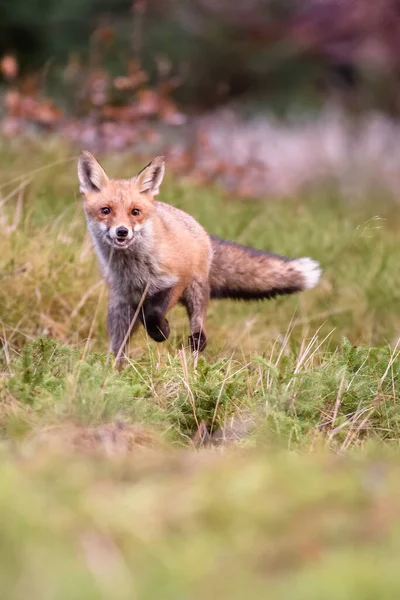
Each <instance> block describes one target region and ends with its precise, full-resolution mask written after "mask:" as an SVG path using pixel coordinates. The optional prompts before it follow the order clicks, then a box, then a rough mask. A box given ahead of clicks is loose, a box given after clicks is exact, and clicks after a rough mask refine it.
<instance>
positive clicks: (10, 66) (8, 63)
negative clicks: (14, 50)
mask: <svg viewBox="0 0 400 600" xmlns="http://www.w3.org/2000/svg"><path fill="white" fill-rule="evenodd" d="M0 72H1V73H2V74H3V76H4V77H5V79H14V78H15V77H16V76H17V75H18V62H17V59H16V58H15V56H14V55H13V54H5V55H4V56H3V58H2V59H1V61H0Z"/></svg>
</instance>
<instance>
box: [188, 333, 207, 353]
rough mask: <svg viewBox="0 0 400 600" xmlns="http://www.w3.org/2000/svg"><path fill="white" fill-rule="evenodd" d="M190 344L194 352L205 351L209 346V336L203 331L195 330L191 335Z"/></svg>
mask: <svg viewBox="0 0 400 600" xmlns="http://www.w3.org/2000/svg"><path fill="white" fill-rule="evenodd" d="M189 344H190V347H191V349H192V352H203V350H204V349H205V347H206V346H207V338H206V336H205V334H204V332H203V331H195V332H194V333H192V335H190V336H189Z"/></svg>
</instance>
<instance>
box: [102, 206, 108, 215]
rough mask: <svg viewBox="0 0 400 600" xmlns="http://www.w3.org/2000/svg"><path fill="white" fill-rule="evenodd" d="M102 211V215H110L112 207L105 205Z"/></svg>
mask: <svg viewBox="0 0 400 600" xmlns="http://www.w3.org/2000/svg"><path fill="white" fill-rule="evenodd" d="M100 212H101V214H102V215H109V214H110V212H111V208H109V207H108V206H104V208H102V209H100Z"/></svg>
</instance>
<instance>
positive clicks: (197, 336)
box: [182, 281, 210, 352]
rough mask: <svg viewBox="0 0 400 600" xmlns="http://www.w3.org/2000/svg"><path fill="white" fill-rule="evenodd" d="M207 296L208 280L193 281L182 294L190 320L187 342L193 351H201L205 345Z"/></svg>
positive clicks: (208, 290)
mask: <svg viewBox="0 0 400 600" xmlns="http://www.w3.org/2000/svg"><path fill="white" fill-rule="evenodd" d="M209 298H210V287H209V284H208V281H207V282H201V281H193V282H192V283H191V284H190V286H189V287H187V288H186V290H185V292H184V294H183V296H182V302H183V304H184V306H185V307H186V311H187V313H188V317H189V321H190V336H189V344H190V347H191V349H192V351H193V352H202V351H203V350H204V349H205V347H206V345H207V335H206V331H205V321H206V313H207V306H208V301H209Z"/></svg>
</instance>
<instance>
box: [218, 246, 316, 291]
mask: <svg viewBox="0 0 400 600" xmlns="http://www.w3.org/2000/svg"><path fill="white" fill-rule="evenodd" d="M210 238H211V243H212V249H213V259H212V263H211V270H210V288H211V298H236V299H240V300H261V299H265V298H274V297H275V296H279V295H283V294H293V293H295V292H301V291H302V290H306V289H309V288H313V287H315V286H316V285H317V283H318V281H319V279H320V276H321V268H320V266H319V263H318V262H316V261H315V260H312V259H311V258H286V257H284V256H279V255H277V254H270V253H268V252H263V251H262V250H255V249H254V248H249V247H247V246H242V245H241V244H236V243H235V242H228V241H226V240H221V239H220V238H217V237H214V236H210Z"/></svg>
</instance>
